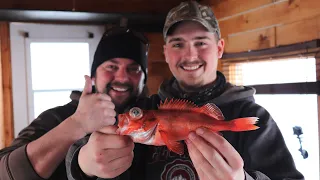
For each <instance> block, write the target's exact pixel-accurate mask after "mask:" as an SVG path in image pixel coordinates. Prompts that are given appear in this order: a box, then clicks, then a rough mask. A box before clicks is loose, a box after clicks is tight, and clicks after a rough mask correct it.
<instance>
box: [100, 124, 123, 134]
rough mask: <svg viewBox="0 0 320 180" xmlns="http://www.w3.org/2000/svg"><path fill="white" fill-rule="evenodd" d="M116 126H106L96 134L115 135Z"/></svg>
mask: <svg viewBox="0 0 320 180" xmlns="http://www.w3.org/2000/svg"><path fill="white" fill-rule="evenodd" d="M117 129H118V127H117V126H106V127H103V128H102V129H100V130H99V131H98V132H100V133H104V134H117V132H116V131H117Z"/></svg>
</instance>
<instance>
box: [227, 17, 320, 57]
mask: <svg viewBox="0 0 320 180" xmlns="http://www.w3.org/2000/svg"><path fill="white" fill-rule="evenodd" d="M224 39H225V40H226V49H225V51H226V52H227V53H233V52H243V51H252V50H259V49H266V48H273V47H277V46H281V45H289V44H296V43H302V42H306V41H311V40H315V39H320V16H317V17H313V18H310V19H306V20H301V21H298V22H293V23H289V24H283V25H280V26H276V27H270V28H266V29H261V30H257V31H252V32H245V33H239V34H235V35H230V36H227V37H226V38H224ZM244 42H245V43H244Z"/></svg>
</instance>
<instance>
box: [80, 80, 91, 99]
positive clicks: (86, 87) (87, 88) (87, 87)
mask: <svg viewBox="0 0 320 180" xmlns="http://www.w3.org/2000/svg"><path fill="white" fill-rule="evenodd" d="M84 78H85V84H84V88H83V91H82V94H81V96H84V95H87V94H91V93H92V80H91V78H90V77H89V76H87V75H85V76H84Z"/></svg>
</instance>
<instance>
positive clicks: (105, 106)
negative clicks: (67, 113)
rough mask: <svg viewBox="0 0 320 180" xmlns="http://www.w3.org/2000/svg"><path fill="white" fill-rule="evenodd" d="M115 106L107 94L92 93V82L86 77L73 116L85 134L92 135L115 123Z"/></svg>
mask: <svg viewBox="0 0 320 180" xmlns="http://www.w3.org/2000/svg"><path fill="white" fill-rule="evenodd" d="M114 108H115V105H114V104H113V103H112V101H111V97H110V96H108V95H107V94H102V93H92V80H91V78H90V77H89V76H87V75H86V76H85V86H84V89H83V92H82V94H81V97H80V100H79V105H78V107H77V110H76V112H75V113H74V114H73V115H72V116H73V119H75V120H77V121H78V122H79V124H80V125H81V128H82V129H83V131H84V132H85V133H92V132H94V131H97V130H99V129H101V128H103V127H104V126H108V125H113V124H114V123H115V116H116V112H115V110H114Z"/></svg>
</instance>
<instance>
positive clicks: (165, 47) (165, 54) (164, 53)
mask: <svg viewBox="0 0 320 180" xmlns="http://www.w3.org/2000/svg"><path fill="white" fill-rule="evenodd" d="M163 55H164V58H165V60H166V63H168V58H167V57H168V56H167V46H166V44H165V45H163Z"/></svg>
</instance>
